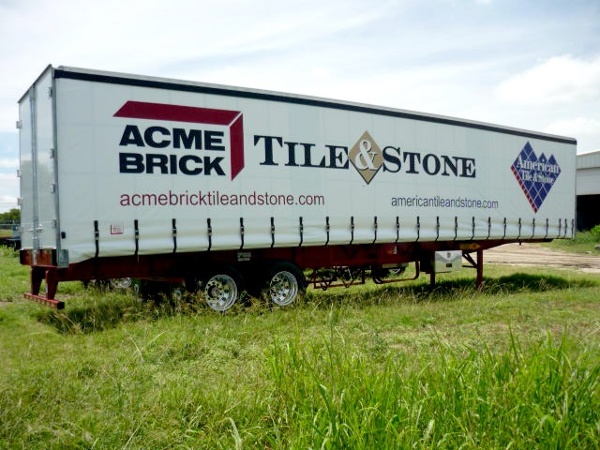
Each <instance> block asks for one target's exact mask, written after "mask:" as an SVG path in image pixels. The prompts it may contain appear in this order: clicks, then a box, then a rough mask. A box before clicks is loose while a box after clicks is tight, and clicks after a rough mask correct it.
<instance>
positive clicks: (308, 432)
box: [0, 249, 600, 450]
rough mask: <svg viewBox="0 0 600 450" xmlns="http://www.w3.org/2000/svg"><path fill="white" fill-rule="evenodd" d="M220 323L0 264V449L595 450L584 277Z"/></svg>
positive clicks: (599, 329)
mask: <svg viewBox="0 0 600 450" xmlns="http://www.w3.org/2000/svg"><path fill="white" fill-rule="evenodd" d="M427 281H428V280H427V279H426V277H423V279H422V280H417V281H415V282H411V283H405V284H400V285H385V286H374V285H371V284H367V285H365V286H360V287H354V288H351V289H348V290H343V289H342V290H331V291H326V292H323V291H315V290H312V289H309V291H308V292H307V295H306V297H305V298H304V299H303V300H302V301H300V302H299V303H297V304H295V305H293V306H292V307H288V308H272V307H269V306H268V305H265V304H263V303H261V302H259V301H254V302H250V303H249V304H245V305H239V306H236V307H234V308H233V309H232V310H230V311H228V312H227V313H226V314H218V313H215V312H214V311H212V310H211V309H209V308H208V307H205V306H204V305H203V304H202V302H201V299H195V298H187V297H184V298H181V299H175V300H169V299H166V298H165V299H159V300H155V301H152V302H149V301H142V300H140V299H138V298H136V296H135V295H134V294H133V293H132V292H117V291H106V290H101V289H94V288H87V289H86V288H84V287H83V286H82V285H81V284H80V283H65V284H64V285H63V284H61V285H60V286H59V292H58V294H57V297H58V298H60V299H61V300H64V301H65V303H66V308H65V309H64V310H61V311H55V310H51V309H48V308H46V307H43V306H40V305H37V304H33V303H29V302H26V301H25V300H23V298H22V294H23V292H26V291H27V290H28V282H29V280H28V268H27V267H22V266H20V265H19V263H18V257H17V254H16V253H14V252H13V251H12V250H5V249H2V250H0V449H507V448H511V449H586V450H587V449H600V275H598V274H596V275H594V274H582V273H578V272H573V271H568V270H560V271H558V270H557V271H551V270H541V269H528V268H527V269H526V268H515V267H506V266H486V268H485V283H484V286H483V288H482V289H480V290H478V289H476V288H475V286H474V285H475V282H474V281H475V273H474V271H472V270H471V271H469V270H468V269H463V270H462V271H460V272H459V273H457V274H451V275H450V274H449V275H446V276H439V277H438V283H437V284H436V286H434V287H430V286H429V285H428V284H427Z"/></svg>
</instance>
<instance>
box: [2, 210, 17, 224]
mask: <svg viewBox="0 0 600 450" xmlns="http://www.w3.org/2000/svg"><path fill="white" fill-rule="evenodd" d="M20 221H21V210H20V209H18V208H13V209H11V210H10V211H8V212H5V213H0V222H3V223H12V222H17V223H19V222H20Z"/></svg>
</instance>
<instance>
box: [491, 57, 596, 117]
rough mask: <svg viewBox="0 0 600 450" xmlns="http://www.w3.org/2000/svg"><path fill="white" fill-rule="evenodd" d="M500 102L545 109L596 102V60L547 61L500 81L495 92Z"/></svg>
mask: <svg viewBox="0 0 600 450" xmlns="http://www.w3.org/2000/svg"><path fill="white" fill-rule="evenodd" d="M495 94H496V96H497V97H498V99H499V100H500V101H502V102H507V103H512V104H517V105H549V104H555V103H568V102H574V101H585V102H591V101H598V100H599V99H600V56H598V57H596V58H594V59H590V60H585V59H580V58H574V57H572V56H570V55H564V56H556V57H553V58H550V59H548V60H546V61H544V62H542V63H540V64H538V65H537V66H534V67H531V68H529V69H527V70H525V71H524V72H521V73H519V74H516V75H513V76H512V77H510V78H508V79H506V80H504V81H503V82H502V83H500V85H499V86H498V87H497V88H496V89H495Z"/></svg>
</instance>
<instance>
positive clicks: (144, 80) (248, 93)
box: [44, 66, 577, 144]
mask: <svg viewBox="0 0 600 450" xmlns="http://www.w3.org/2000/svg"><path fill="white" fill-rule="evenodd" d="M50 69H52V70H54V77H55V78H69V79H77V80H87V81H93V82H100V83H109V84H120V85H130V86H142V87H150V88H155V89H169V90H178V91H186V92H197V93H205V94H213V95H221V96H229V97H243V98H252V99H257V100H265V101H273V102H283V103H292V104H299V105H308V106H317V107H324V108H333V109H339V110H347V111H355V112H362V113H367V114H377V115H383V116H391V117H399V118H405V119H412V120H421V121H426V122H433V123H439V124H445V125H454V126H461V127H468V128H475V129H480V130H486V131H494V132H499V133H505V134H512V135H517V136H523V137H527V138H534V139H543V140H547V141H553V142H559V143H566V144H577V141H576V140H575V139H574V138H570V137H565V136H558V135H553V134H547V133H541V132H536V131H531V130H525V129H520V128H514V127H507V126H502V125H495V124H490V123H485V122H477V121H472V120H467V119H459V118H455V117H449V116H443V115H436V114H426V113H422V112H416V111H409V110H403V109H396V108H389V107H382V106H374V105H369V104H362V103H355V102H347V101H341V100H334V99H328V98H320V97H312V96H305V95H296V94H291V93H282V92H275V91H267V90H259V89H250V88H242V87H234V86H225V85H218V84H209V83H199V82H193V81H184V80H177V79H169V78H159V77H149V76H142V75H133V74H126V73H118V72H107V71H99V70H91V69H83V68H75V67H66V66H59V67H58V68H52V66H48V67H47V68H46V70H50ZM46 70H45V71H44V72H46Z"/></svg>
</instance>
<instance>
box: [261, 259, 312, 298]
mask: <svg viewBox="0 0 600 450" xmlns="http://www.w3.org/2000/svg"><path fill="white" fill-rule="evenodd" d="M306 286H307V283H306V278H305V277H304V273H302V271H301V270H300V269H299V268H298V267H297V266H296V265H294V264H292V263H290V262H285V261H284V262H279V263H275V264H273V265H272V266H271V267H270V268H269V271H268V277H267V281H266V283H265V289H264V290H263V295H264V296H265V297H266V298H267V300H268V301H269V302H270V303H273V304H275V305H277V306H282V307H283V306H289V305H291V304H292V303H294V302H295V301H296V299H297V298H298V297H299V296H302V295H304V293H305V292H306Z"/></svg>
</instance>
